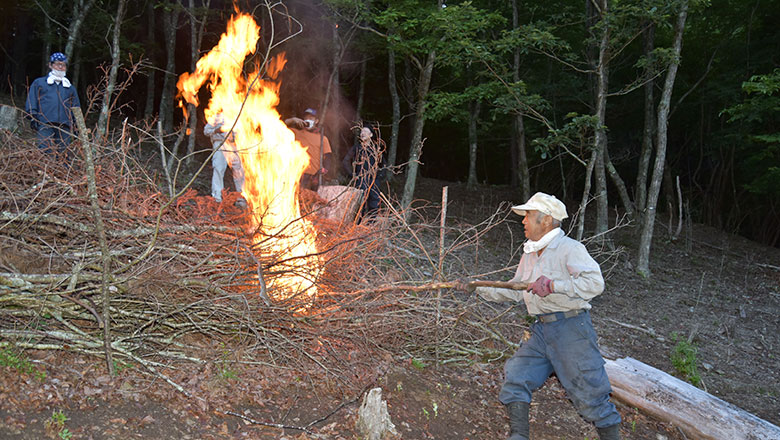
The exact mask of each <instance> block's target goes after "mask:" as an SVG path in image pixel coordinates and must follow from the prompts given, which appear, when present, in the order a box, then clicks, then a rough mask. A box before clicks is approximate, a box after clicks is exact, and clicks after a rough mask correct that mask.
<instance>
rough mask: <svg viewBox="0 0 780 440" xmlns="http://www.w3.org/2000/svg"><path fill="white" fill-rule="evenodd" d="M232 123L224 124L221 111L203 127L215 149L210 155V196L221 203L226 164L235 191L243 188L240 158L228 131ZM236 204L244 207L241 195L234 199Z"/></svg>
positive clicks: (242, 169)
mask: <svg viewBox="0 0 780 440" xmlns="http://www.w3.org/2000/svg"><path fill="white" fill-rule="evenodd" d="M232 125H233V124H225V117H224V116H223V115H222V113H217V114H216V115H215V116H214V119H213V121H211V122H209V123H207V124H206V126H205V127H204V128H203V134H205V135H206V136H209V137H210V138H211V145H212V147H213V148H214V150H215V151H214V154H213V155H212V156H211V167H212V168H213V169H214V171H213V172H212V174H211V196H212V197H214V200H216V201H217V203H222V190H223V189H224V186H225V170H227V167H228V166H230V170H231V173H232V175H233V183H234V184H235V185H236V191H238V192H239V193H240V192H241V191H242V190H243V189H244V168H243V167H242V166H241V158H240V157H239V156H238V149H237V148H236V142H235V139H234V137H233V133H232V132H230V133H228V132H229V131H230V129H231V128H232V127H231V126H232ZM236 206H238V207H240V208H245V207H246V200H245V199H244V198H243V196H240V197H239V199H238V200H237V201H236Z"/></svg>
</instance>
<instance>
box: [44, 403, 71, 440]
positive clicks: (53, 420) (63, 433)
mask: <svg viewBox="0 0 780 440" xmlns="http://www.w3.org/2000/svg"><path fill="white" fill-rule="evenodd" d="M68 420H69V419H68V417H67V416H66V415H65V413H64V412H62V410H55V411H52V413H51V417H49V419H48V420H46V421H45V422H44V427H45V428H46V432H47V433H48V434H49V435H54V434H56V435H57V437H58V438H60V439H62V440H70V439H71V438H72V437H73V433H72V432H70V430H69V429H68V428H66V427H65V423H66V422H67V421H68Z"/></svg>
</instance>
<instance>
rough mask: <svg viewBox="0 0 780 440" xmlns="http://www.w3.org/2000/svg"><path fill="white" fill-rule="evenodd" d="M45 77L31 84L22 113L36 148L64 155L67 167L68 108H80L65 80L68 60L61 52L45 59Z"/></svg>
mask: <svg viewBox="0 0 780 440" xmlns="http://www.w3.org/2000/svg"><path fill="white" fill-rule="evenodd" d="M49 69H51V70H50V71H49V74H48V75H47V76H43V77H40V78H38V79H36V80H35V81H33V83H32V85H30V91H29V92H28V94H27V101H26V102H25V105H24V111H25V112H26V113H27V118H29V119H30V127H31V128H32V129H33V130H35V131H36V133H37V134H38V148H40V149H41V150H42V151H43V152H45V153H47V154H51V153H54V152H56V153H58V154H60V155H64V156H65V157H66V159H67V161H68V164H70V162H71V159H72V157H73V154H72V153H70V152H69V151H68V145H70V137H71V134H72V132H73V130H72V128H73V125H74V121H73V112H71V110H70V109H71V107H81V103H80V102H79V95H78V94H77V93H76V88H75V87H73V85H72V84H71V83H70V80H68V78H66V77H65V73H66V72H67V70H68V58H67V57H66V56H65V54H63V53H61V52H55V53H53V54H51V56H50V57H49Z"/></svg>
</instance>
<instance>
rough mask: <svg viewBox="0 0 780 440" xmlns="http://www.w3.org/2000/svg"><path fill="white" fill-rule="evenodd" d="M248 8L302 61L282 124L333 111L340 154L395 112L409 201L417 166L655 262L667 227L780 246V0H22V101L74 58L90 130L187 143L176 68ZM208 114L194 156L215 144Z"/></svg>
mask: <svg viewBox="0 0 780 440" xmlns="http://www.w3.org/2000/svg"><path fill="white" fill-rule="evenodd" d="M235 8H237V9H239V10H241V11H245V12H249V13H251V14H253V15H254V16H255V18H256V20H257V21H258V23H260V25H261V27H262V29H263V31H262V33H263V38H262V39H261V41H260V43H259V45H261V46H262V47H260V48H259V49H260V50H258V51H257V52H256V57H260V58H261V57H263V56H264V54H265V53H266V49H269V48H272V50H273V52H280V51H284V52H286V54H287V58H288V60H289V61H288V63H287V66H286V67H285V70H284V72H283V73H282V77H281V79H282V89H281V102H280V105H279V111H280V113H281V114H282V115H283V117H288V116H293V115H298V114H300V113H301V112H302V111H303V110H304V109H305V108H307V107H317V108H319V109H321V112H322V113H323V114H324V118H325V121H326V132H327V134H328V135H329V137H330V138H331V140H332V142H333V144H334V147H335V150H336V153H337V154H340V155H343V154H344V153H345V149H346V147H347V146H348V145H349V144H350V143H351V142H352V133H351V131H350V128H351V127H353V126H354V125H356V124H357V121H359V120H361V119H365V120H375V121H379V122H380V124H382V136H383V138H384V139H385V140H386V142H387V145H388V156H389V159H390V163H391V164H395V165H399V168H398V170H399V171H400V172H401V173H402V174H401V175H397V176H396V179H399V180H401V179H403V181H404V192H403V196H402V197H401V201H400V202H401V205H402V206H403V207H404V208H405V207H408V206H409V205H410V204H411V203H412V201H413V199H414V186H415V179H416V176H417V174H418V172H419V173H421V174H422V175H423V176H426V177H432V178H437V179H443V180H450V181H467V182H469V183H470V184H476V183H478V182H481V183H488V184H506V185H511V186H513V187H517V188H518V192H517V194H518V197H517V200H516V201H521V200H522V199H524V198H527V197H528V196H529V195H530V194H531V193H533V192H535V191H546V192H550V193H555V194H557V195H559V196H560V197H563V198H564V199H565V200H566V201H567V203H568V204H569V206H570V207H571V206H579V207H580V209H583V208H585V207H587V209H588V215H591V214H592V215H593V218H594V219H595V222H594V223H593V226H590V225H589V227H590V228H591V229H590V230H588V231H587V232H588V233H589V234H594V235H596V234H601V233H605V232H606V231H608V229H609V227H610V220H609V216H610V213H611V212H612V211H613V210H614V209H615V208H617V209H618V210H619V211H620V212H621V213H625V214H626V215H627V216H628V217H629V218H630V219H631V220H632V221H633V222H635V224H636V225H638V226H639V227H638V228H637V238H638V240H639V241H640V242H641V245H640V251H639V254H640V255H639V258H638V260H639V265H638V269H639V271H640V272H649V270H648V267H647V259H648V258H649V255H650V248H649V246H650V237H648V236H647V234H651V233H652V229H651V228H650V227H648V225H650V226H652V224H653V223H654V222H655V221H663V222H667V221H669V223H674V224H677V223H681V222H682V221H689V220H690V221H694V222H702V223H706V224H710V225H713V226H716V227H718V228H720V229H722V230H725V231H728V232H738V233H740V234H742V235H744V236H747V237H749V238H751V239H754V240H756V241H759V242H761V243H765V244H768V245H771V246H778V244H780V215H779V214H778V207H780V185H778V182H780V131H779V130H778V126H777V122H778V115H779V114H780V113H778V109H779V108H780V98H779V97H778V93H777V92H778V87H779V85H778V84H780V70H778V57H779V56H780V50H779V49H780V48H779V47H778V44H780V43H779V42H780V38H778V37H780V35H778V33H779V32H780V31H778V27H777V26H776V25H773V24H772V23H776V22H777V21H778V19H780V4H778V3H777V2H761V1H759V0H756V1H751V2H748V1H735V0H712V1H701V0H695V1H693V0H665V1H652V0H646V1H615V0H588V1H584V2H566V1H552V2H545V3H543V4H542V3H539V4H531V3H526V2H519V1H517V0H511V1H498V0H473V1H447V2H445V1H443V0H438V1H433V0H427V1H423V0H398V1H369V0H322V1H304V0H291V1H284V2H262V1H257V2H251V1H239V2H237V4H235V5H234V4H232V3H230V2H224V1H215V0H198V1H195V0H175V1H170V0H164V1H160V0H149V1H142V0H76V1H73V2H70V3H69V4H68V6H67V7H62V5H61V3H60V2H56V1H52V0H36V1H35V2H24V1H21V0H14V1H6V2H3V4H2V5H1V6H0V20H2V29H4V31H3V33H2V36H1V37H0V45H1V47H0V51H1V52H2V57H3V62H2V78H3V81H2V82H0V88H2V91H3V92H4V93H5V94H8V95H10V96H12V98H13V100H14V102H15V103H16V105H17V106H20V107H21V103H22V100H23V99H24V97H25V95H26V88H27V86H28V85H29V84H30V82H31V81H32V80H33V79H34V78H36V77H38V76H41V75H43V74H45V71H46V68H45V65H46V61H47V56H48V54H49V53H51V52H53V51H63V52H65V53H66V54H67V55H68V56H69V58H70V60H71V62H70V66H69V71H68V76H69V77H70V78H72V79H73V80H74V82H75V83H76V86H77V88H78V91H79V95H80V96H81V98H82V103H83V105H84V107H85V110H86V107H87V105H89V106H90V107H89V111H88V112H87V114H88V123H90V121H92V122H91V124H95V125H96V126H97V125H100V124H103V125H102V127H103V128H102V130H103V133H104V135H105V136H107V137H109V138H110V137H111V136H112V133H113V131H114V130H115V129H117V128H119V123H118V122H119V121H122V120H123V119H124V118H125V117H127V118H130V119H132V120H141V119H147V120H152V119H155V118H157V119H158V120H159V121H160V123H161V125H162V128H163V130H164V132H165V133H166V134H170V135H171V137H170V139H171V142H173V140H174V139H175V133H177V132H179V130H181V129H182V124H183V120H182V116H181V110H179V109H178V107H177V104H178V100H177V99H176V96H175V95H176V87H175V82H176V79H177V77H178V75H180V74H181V73H184V72H188V71H192V70H193V68H194V63H195V62H196V61H197V59H198V58H199V57H200V56H201V55H202V54H203V53H205V52H207V51H208V50H209V49H210V48H211V47H212V46H213V45H214V44H215V43H216V41H217V39H218V38H219V35H220V33H221V32H223V30H224V26H225V23H226V22H227V20H228V18H229V17H230V15H231V14H232V13H233V12H234V11H235ZM255 61H256V60H255ZM107 90H108V93H106V91H107ZM104 109H105V110H104ZM103 113H106V114H107V115H110V116H111V118H108V116H107V115H106V116H103V115H102V114H103ZM195 114H196V115H197V116H199V120H195V119H194V118H193V119H192V120H191V121H190V124H192V125H191V127H192V128H195V130H192V131H191V133H193V135H192V136H191V140H188V141H185V144H186V146H182V151H181V152H180V153H178V155H179V156H182V157H183V156H184V154H185V152H184V150H185V149H186V151H187V152H193V151H197V150H198V149H204V148H208V144H207V143H206V142H203V141H202V140H200V141H199V140H198V139H197V137H196V136H197V134H198V133H200V132H201V131H202V130H200V129H198V127H202V125H203V124H204V122H203V121H202V113H201V114H200V115H198V114H197V112H196V113H195ZM111 121H114V122H113V125H112V123H111ZM197 124H199V125H197ZM204 157H205V155H204ZM402 165H403V166H402ZM418 165H419V170H418V169H417V168H418ZM333 168H337V167H335V166H334V167H333ZM678 179H679V180H678ZM678 182H679V183H678ZM678 194H679V195H678ZM680 210H682V213H680V212H679V211H680ZM656 211H661V212H663V213H664V214H663V215H659V216H656V214H655V213H656ZM580 218H583V219H584V216H580ZM683 218H684V219H685V220H681V219H683ZM670 219H671V220H670ZM672 220H673V221H672ZM583 228H584V224H582V223H581V224H579V225H578V227H577V229H578V236H582V235H583V233H584V232H583ZM643 258H644V261H643Z"/></svg>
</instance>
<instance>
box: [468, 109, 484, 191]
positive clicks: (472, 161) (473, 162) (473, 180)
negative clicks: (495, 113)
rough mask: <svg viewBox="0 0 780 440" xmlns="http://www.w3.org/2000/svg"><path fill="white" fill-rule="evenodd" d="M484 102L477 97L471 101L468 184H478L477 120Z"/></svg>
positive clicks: (470, 186)
mask: <svg viewBox="0 0 780 440" xmlns="http://www.w3.org/2000/svg"><path fill="white" fill-rule="evenodd" d="M481 107H482V103H481V102H480V101H479V100H477V99H475V100H474V101H471V102H470V103H469V177H468V181H467V183H466V185H467V186H468V187H469V188H474V187H475V186H476V185H477V121H478V120H479V111H480V109H481Z"/></svg>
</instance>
